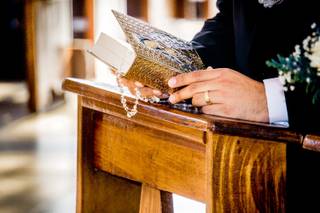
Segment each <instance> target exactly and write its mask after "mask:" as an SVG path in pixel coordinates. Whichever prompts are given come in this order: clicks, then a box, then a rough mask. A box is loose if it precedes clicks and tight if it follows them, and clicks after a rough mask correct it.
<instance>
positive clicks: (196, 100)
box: [192, 90, 226, 107]
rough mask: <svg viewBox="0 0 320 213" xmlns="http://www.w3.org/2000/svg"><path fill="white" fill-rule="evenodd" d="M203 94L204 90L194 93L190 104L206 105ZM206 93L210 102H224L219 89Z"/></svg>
mask: <svg viewBox="0 0 320 213" xmlns="http://www.w3.org/2000/svg"><path fill="white" fill-rule="evenodd" d="M204 95H205V94H204V92H200V93H196V94H194V95H193V97H192V105H194V106H198V107H202V106H207V105H208V103H206V100H205V97H204ZM208 95H209V99H210V102H211V104H221V103H224V102H225V98H226V97H224V96H223V95H222V94H221V91H220V90H214V91H209V92H208ZM211 104H210V105H211Z"/></svg>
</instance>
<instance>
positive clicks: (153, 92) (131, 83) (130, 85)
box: [120, 78, 169, 98]
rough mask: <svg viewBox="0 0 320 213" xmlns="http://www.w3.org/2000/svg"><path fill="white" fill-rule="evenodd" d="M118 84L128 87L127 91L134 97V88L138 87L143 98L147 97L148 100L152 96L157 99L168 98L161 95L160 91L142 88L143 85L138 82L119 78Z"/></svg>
mask: <svg viewBox="0 0 320 213" xmlns="http://www.w3.org/2000/svg"><path fill="white" fill-rule="evenodd" d="M120 83H121V84H122V85H123V86H126V87H128V89H129V91H130V93H131V94H133V95H135V94H136V92H135V88H136V87H138V88H139V90H140V93H141V95H142V96H143V97H147V98H150V97H152V96H157V97H159V98H168V97H169V96H168V95H165V94H162V92H161V91H159V90H157V89H151V88H149V87H146V86H144V85H143V84H141V83H140V82H137V81H136V82H134V81H129V80H127V79H125V78H121V79H120Z"/></svg>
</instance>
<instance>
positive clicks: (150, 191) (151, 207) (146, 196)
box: [139, 184, 162, 213]
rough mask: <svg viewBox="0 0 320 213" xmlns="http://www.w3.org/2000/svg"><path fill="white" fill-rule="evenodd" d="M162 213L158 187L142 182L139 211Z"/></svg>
mask: <svg viewBox="0 0 320 213" xmlns="http://www.w3.org/2000/svg"><path fill="white" fill-rule="evenodd" d="M150 212H153V213H161V212H162V211H161V196H160V191H159V190H158V189H155V188H152V187H150V186H148V185H147V184H142V188H141V198H140V211H139V213H150Z"/></svg>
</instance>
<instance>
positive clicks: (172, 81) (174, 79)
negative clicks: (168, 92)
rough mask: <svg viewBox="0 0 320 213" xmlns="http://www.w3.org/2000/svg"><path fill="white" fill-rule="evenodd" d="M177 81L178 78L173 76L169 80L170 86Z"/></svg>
mask: <svg viewBox="0 0 320 213" xmlns="http://www.w3.org/2000/svg"><path fill="white" fill-rule="evenodd" d="M176 83H177V80H176V78H171V79H170V80H169V81H168V85H169V86H170V87H174V85H175V84H176Z"/></svg>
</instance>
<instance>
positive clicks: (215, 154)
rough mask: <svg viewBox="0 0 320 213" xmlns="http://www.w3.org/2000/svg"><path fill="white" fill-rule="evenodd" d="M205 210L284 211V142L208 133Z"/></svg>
mask: <svg viewBox="0 0 320 213" xmlns="http://www.w3.org/2000/svg"><path fill="white" fill-rule="evenodd" d="M207 140H208V141H207V152H206V158H207V161H206V162H207V165H206V169H207V175H208V176H207V186H208V188H207V198H208V200H207V212H208V213H209V212H210V213H211V212H234V211H235V212H285V198H286V193H285V185H286V144H281V143H273V142H270V141H261V140H255V139H250V138H243V137H234V136H225V135H214V134H212V133H208V135H207Z"/></svg>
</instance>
